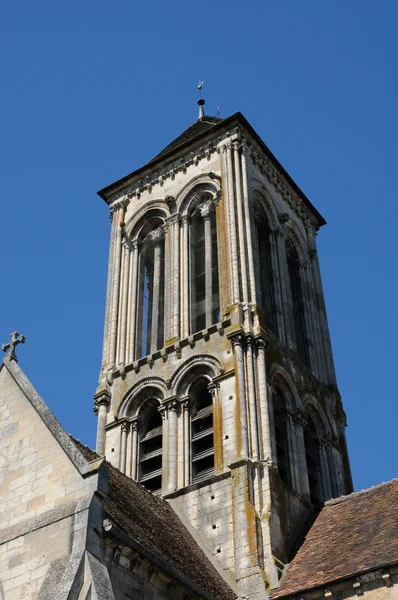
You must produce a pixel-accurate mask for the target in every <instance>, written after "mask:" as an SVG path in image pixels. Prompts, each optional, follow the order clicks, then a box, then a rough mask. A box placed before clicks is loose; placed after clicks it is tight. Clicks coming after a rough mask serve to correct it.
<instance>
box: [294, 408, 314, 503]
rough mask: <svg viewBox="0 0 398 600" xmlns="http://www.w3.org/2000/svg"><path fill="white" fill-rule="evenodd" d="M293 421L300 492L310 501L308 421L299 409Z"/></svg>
mask: <svg viewBox="0 0 398 600" xmlns="http://www.w3.org/2000/svg"><path fill="white" fill-rule="evenodd" d="M293 423H294V424H295V426H296V427H295V430H296V447H297V463H298V471H299V477H300V489H299V493H300V495H301V496H302V497H303V498H305V500H308V501H310V486H309V482H308V469H307V460H306V458H305V444H304V428H305V427H307V423H308V421H307V418H306V416H305V415H304V414H303V413H302V412H301V411H297V412H295V413H294V414H293Z"/></svg>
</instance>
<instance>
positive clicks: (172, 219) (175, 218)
mask: <svg viewBox="0 0 398 600" xmlns="http://www.w3.org/2000/svg"><path fill="white" fill-rule="evenodd" d="M180 218H181V217H180V215H179V214H176V215H171V217H169V218H168V219H167V224H168V225H174V224H175V223H179V222H180Z"/></svg>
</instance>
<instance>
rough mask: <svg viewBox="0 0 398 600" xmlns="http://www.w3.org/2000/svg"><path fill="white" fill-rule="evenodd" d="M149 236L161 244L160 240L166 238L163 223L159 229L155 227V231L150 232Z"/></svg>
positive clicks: (154, 241) (155, 242)
mask: <svg viewBox="0 0 398 600" xmlns="http://www.w3.org/2000/svg"><path fill="white" fill-rule="evenodd" d="M148 238H149V239H150V240H151V241H152V242H153V243H154V244H160V242H161V241H162V240H163V239H164V230H163V225H162V226H160V227H158V228H157V229H155V230H154V231H151V232H150V233H149V234H148Z"/></svg>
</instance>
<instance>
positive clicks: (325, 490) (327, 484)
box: [317, 436, 333, 501]
mask: <svg viewBox="0 0 398 600" xmlns="http://www.w3.org/2000/svg"><path fill="white" fill-rule="evenodd" d="M317 442H318V452H319V466H320V469H321V483H322V495H323V500H324V501H326V500H330V498H332V496H333V494H332V488H331V477H330V471H329V464H328V452H329V439H328V436H323V437H320V438H318V439H317Z"/></svg>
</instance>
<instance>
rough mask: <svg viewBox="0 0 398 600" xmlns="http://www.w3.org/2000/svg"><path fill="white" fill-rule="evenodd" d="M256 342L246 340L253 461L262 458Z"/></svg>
mask: <svg viewBox="0 0 398 600" xmlns="http://www.w3.org/2000/svg"><path fill="white" fill-rule="evenodd" d="M253 347H254V340H253V339H252V338H251V337H247V339H246V372H247V395H248V397H249V411H250V441H251V444H250V446H251V457H252V458H253V460H258V459H259V458H260V453H259V443H258V436H259V431H258V419H257V403H256V388H255V378H254V361H253Z"/></svg>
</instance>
